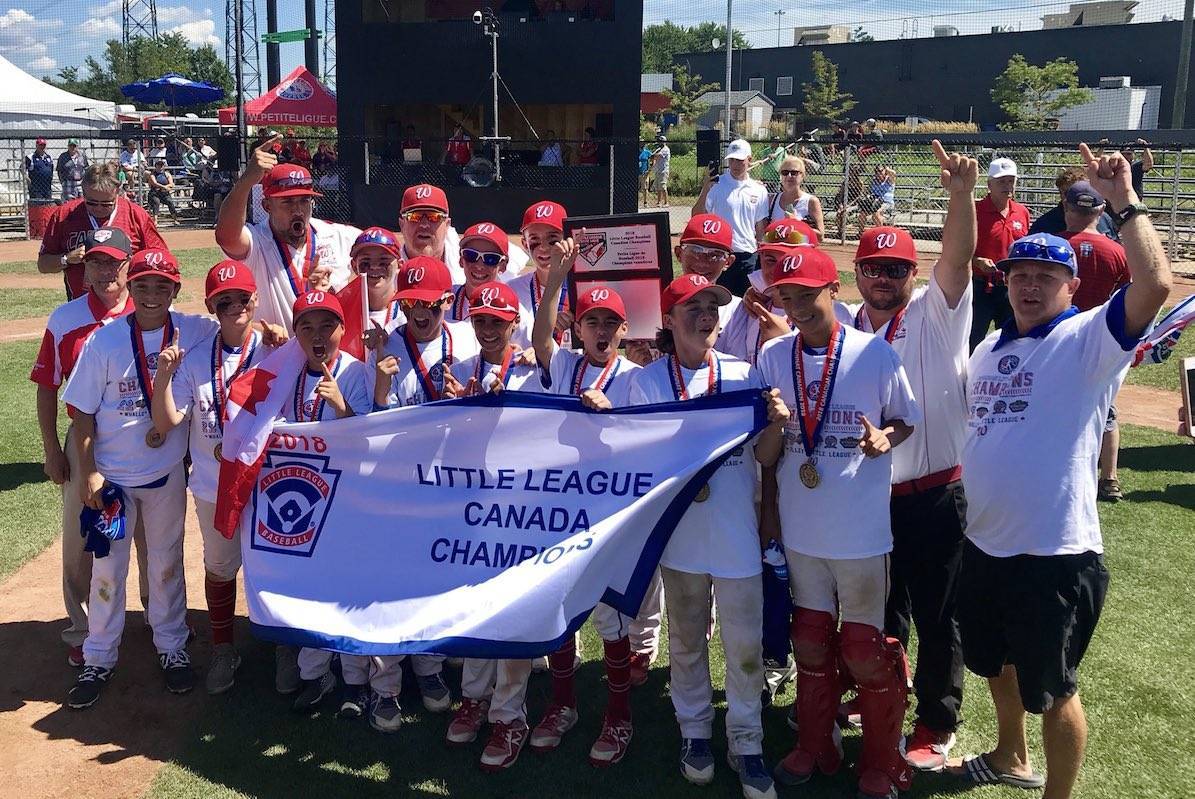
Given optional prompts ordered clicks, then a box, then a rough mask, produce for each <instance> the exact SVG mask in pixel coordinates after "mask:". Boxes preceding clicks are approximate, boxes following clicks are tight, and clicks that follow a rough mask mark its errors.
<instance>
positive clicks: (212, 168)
mask: <svg viewBox="0 0 1195 799" xmlns="http://www.w3.org/2000/svg"><path fill="white" fill-rule="evenodd" d="M202 164H203V165H202V166H201V167H200V169H199V182H198V183H196V184H195V199H197V200H201V201H203V202H205V203H207V205H208V207H209V208H211V209H212V211H214V212H215V213H217V214H219V213H220V206H221V205H222V204H223V203H224V198H225V197H227V196H228V192H229V191H231V190H232V183H233V179H232V175H231V174H229V173H228V172H226V171H221V170H219V169H217V168H216V165H215V163H214V162H213V161H211V160H205V161H203V162H202Z"/></svg>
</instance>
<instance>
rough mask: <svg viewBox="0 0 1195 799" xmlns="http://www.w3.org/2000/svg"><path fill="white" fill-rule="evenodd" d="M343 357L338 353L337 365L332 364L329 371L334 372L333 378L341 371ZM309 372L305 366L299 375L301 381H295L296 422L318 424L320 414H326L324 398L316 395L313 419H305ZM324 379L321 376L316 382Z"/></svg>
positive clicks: (313, 401) (312, 404)
mask: <svg viewBox="0 0 1195 799" xmlns="http://www.w3.org/2000/svg"><path fill="white" fill-rule="evenodd" d="M342 355H343V353H339V352H338V353H336V363H334V364H332V368H331V369H330V370H329V371H330V372H332V377H333V378H335V377H336V374H337V372H339V371H340V359H341V356H342ZM309 371H310V370H309V369H308V368H307V365H306V364H304V365H303V371H302V372H300V373H299V379H298V380H296V381H295V421H296V422H318V421H319V420H320V414H322V413H323V412H324V398H323V397H321V396H319V395H316V397H315V399H314V400H312V403H311V418H310V419H304V418H303V405H304V403H305V402H306V400H307V373H308V372H309ZM322 379H323V375H320V376H319V378H318V379H317V380H316V382H317V383H318V382H319V381H320V380H322Z"/></svg>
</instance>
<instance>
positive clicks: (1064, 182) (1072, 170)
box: [1029, 166, 1141, 291]
mask: <svg viewBox="0 0 1195 799" xmlns="http://www.w3.org/2000/svg"><path fill="white" fill-rule="evenodd" d="M1083 179H1084V172H1083V167H1080V166H1068V167H1067V168H1066V169H1063V170H1061V171H1059V173H1058V177H1056V178H1054V186H1055V187H1056V188H1057V189H1058V205H1056V206H1054V207H1053V208H1051V209H1050V210H1049V211H1046V212H1045V213H1044V214H1042V215H1041V216H1039V217H1038V218H1037V219H1035V220H1033V224H1032V225H1030V226H1029V232H1030V233H1053V234H1056V235H1058V234H1061V233H1062V232H1063V231H1064V230H1066V217H1065V214H1064V201H1065V200H1066V190H1067V189H1069V188H1070V187H1071V186H1073V185H1074V184H1075V183H1076V182H1078V181H1080V180H1083ZM1137 196H1138V197H1140V196H1141V195H1137ZM1099 232H1100V233H1101V234H1102V235H1104V236H1107V237H1108V238H1110V239H1112V240H1113V241H1118V240H1119V236H1118V235H1117V233H1116V225H1115V223H1114V222H1113V221H1112V217H1111V216H1109V215H1108V212H1107V211H1104V212H1103V213H1102V214H1100V218H1099ZM1080 291H1082V289H1080Z"/></svg>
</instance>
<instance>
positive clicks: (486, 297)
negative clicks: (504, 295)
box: [479, 288, 498, 308]
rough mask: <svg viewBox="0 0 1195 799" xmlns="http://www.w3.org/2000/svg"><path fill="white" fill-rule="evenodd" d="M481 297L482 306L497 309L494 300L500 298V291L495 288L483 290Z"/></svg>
mask: <svg viewBox="0 0 1195 799" xmlns="http://www.w3.org/2000/svg"><path fill="white" fill-rule="evenodd" d="M479 296H480V297H481V304H482V305H484V306H487V307H489V308H493V307H495V306H494V300H496V299H497V298H498V289H495V288H489V289H482V290H481V294H480V295H479Z"/></svg>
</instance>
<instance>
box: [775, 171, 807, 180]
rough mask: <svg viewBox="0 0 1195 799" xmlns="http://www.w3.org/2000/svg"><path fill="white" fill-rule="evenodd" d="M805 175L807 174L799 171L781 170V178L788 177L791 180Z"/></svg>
mask: <svg viewBox="0 0 1195 799" xmlns="http://www.w3.org/2000/svg"><path fill="white" fill-rule="evenodd" d="M804 174H805V173H804V172H802V171H801V170H799V169H781V170H780V175H781V177H786V178H791V177H793V176H795V175H804Z"/></svg>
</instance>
